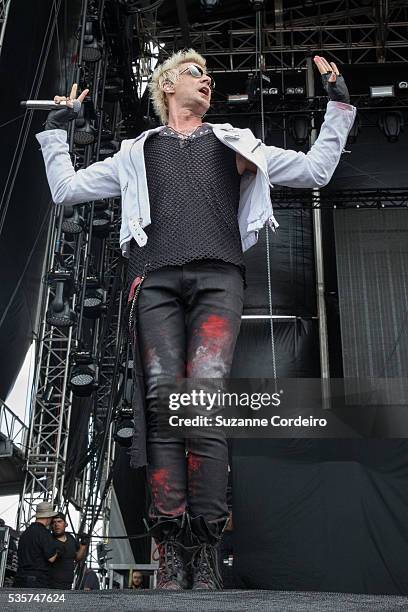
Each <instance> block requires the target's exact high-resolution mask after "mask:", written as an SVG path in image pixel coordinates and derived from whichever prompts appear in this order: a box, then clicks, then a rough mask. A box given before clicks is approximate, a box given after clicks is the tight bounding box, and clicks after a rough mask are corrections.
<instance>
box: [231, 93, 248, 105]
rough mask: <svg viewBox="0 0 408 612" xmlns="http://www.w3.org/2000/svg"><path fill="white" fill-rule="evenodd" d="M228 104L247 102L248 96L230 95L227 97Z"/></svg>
mask: <svg viewBox="0 0 408 612" xmlns="http://www.w3.org/2000/svg"><path fill="white" fill-rule="evenodd" d="M228 102H229V103H232V104H242V103H243V102H248V94H230V95H229V96H228Z"/></svg>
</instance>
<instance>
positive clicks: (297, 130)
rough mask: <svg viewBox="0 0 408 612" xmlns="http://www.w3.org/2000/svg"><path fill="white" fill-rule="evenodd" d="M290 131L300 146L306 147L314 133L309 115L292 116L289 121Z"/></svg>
mask: <svg viewBox="0 0 408 612" xmlns="http://www.w3.org/2000/svg"><path fill="white" fill-rule="evenodd" d="M288 129H289V134H290V135H291V137H292V138H293V140H294V141H295V142H296V144H297V145H298V146H303V145H305V144H306V143H307V142H308V141H309V136H310V132H311V131H312V126H311V122H310V117H309V115H292V116H291V117H290V118H289V121H288Z"/></svg>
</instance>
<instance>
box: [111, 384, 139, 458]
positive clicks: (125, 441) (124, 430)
mask: <svg viewBox="0 0 408 612" xmlns="http://www.w3.org/2000/svg"><path fill="white" fill-rule="evenodd" d="M128 383H131V381H128ZM116 421H117V425H116V430H115V435H114V437H115V440H116V442H117V443H118V444H119V446H122V447H125V448H129V447H130V446H131V444H132V436H133V431H134V428H135V424H134V420H133V408H132V407H131V406H126V405H124V406H122V408H121V409H120V410H119V412H118V416H117V419H116Z"/></svg>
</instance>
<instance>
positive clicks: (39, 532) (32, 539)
mask: <svg viewBox="0 0 408 612" xmlns="http://www.w3.org/2000/svg"><path fill="white" fill-rule="evenodd" d="M57 514H58V513H57V512H55V510H54V509H53V507H52V504H50V503H49V502H41V503H40V504H38V505H37V507H36V514H35V521H34V523H31V525H29V526H28V527H27V529H26V530H25V531H24V533H22V535H21V536H20V540H19V543H18V553H17V554H18V570H17V574H16V577H15V579H14V586H15V587H20V588H37V589H38V588H47V587H48V585H49V568H50V567H51V566H50V564H51V563H54V561H55V560H56V559H57V558H58V555H59V554H60V552H61V550H62V546H61V544H60V543H59V542H58V540H55V539H54V538H53V537H52V535H51V532H50V531H49V529H48V528H49V526H50V524H51V520H52V518H53V517H54V516H56V515H57Z"/></svg>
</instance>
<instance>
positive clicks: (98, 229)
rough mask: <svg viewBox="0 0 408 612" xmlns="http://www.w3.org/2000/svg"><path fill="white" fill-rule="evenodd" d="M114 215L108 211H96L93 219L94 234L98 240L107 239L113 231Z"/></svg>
mask: <svg viewBox="0 0 408 612" xmlns="http://www.w3.org/2000/svg"><path fill="white" fill-rule="evenodd" d="M113 226H114V224H113V213H112V211H110V210H108V209H104V210H95V212H94V217H93V219H92V232H93V234H94V236H97V237H98V238H106V237H107V236H109V234H110V232H111V231H112V228H113Z"/></svg>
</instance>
